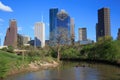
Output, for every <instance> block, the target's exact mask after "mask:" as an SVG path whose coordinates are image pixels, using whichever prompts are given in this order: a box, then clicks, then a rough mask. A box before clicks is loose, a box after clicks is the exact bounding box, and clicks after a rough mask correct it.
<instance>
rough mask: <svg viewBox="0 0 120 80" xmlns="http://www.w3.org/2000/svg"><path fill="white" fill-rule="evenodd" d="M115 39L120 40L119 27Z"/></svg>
mask: <svg viewBox="0 0 120 80" xmlns="http://www.w3.org/2000/svg"><path fill="white" fill-rule="evenodd" d="M117 40H120V28H119V29H118V34H117Z"/></svg>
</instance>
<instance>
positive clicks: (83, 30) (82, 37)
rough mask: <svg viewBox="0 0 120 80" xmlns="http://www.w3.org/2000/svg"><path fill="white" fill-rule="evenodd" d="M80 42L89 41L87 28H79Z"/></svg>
mask: <svg viewBox="0 0 120 80" xmlns="http://www.w3.org/2000/svg"><path fill="white" fill-rule="evenodd" d="M78 34H79V41H87V31H86V28H79V31H78Z"/></svg>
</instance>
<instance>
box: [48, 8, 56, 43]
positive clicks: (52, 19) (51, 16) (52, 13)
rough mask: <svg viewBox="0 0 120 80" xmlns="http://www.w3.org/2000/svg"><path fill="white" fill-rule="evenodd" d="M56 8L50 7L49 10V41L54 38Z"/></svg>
mask: <svg viewBox="0 0 120 80" xmlns="http://www.w3.org/2000/svg"><path fill="white" fill-rule="evenodd" d="M57 13H58V8H51V9H50V11H49V19H50V20H49V21H50V41H53V40H55V34H56V27H57V26H56V24H57Z"/></svg>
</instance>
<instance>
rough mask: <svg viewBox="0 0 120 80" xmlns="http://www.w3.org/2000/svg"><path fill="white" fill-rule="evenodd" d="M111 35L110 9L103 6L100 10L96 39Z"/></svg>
mask: <svg viewBox="0 0 120 80" xmlns="http://www.w3.org/2000/svg"><path fill="white" fill-rule="evenodd" d="M104 36H111V30H110V10H109V8H102V9H99V10H98V23H97V24H96V40H97V41H98V39H99V38H100V37H104Z"/></svg>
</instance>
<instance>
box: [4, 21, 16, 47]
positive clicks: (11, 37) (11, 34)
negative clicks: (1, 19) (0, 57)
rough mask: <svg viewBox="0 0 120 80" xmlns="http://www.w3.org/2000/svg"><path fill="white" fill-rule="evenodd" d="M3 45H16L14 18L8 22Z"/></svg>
mask: <svg viewBox="0 0 120 80" xmlns="http://www.w3.org/2000/svg"><path fill="white" fill-rule="evenodd" d="M4 45H5V46H13V47H17V22H16V20H15V19H11V20H10V23H9V28H8V29H7V33H6V36H5V40H4Z"/></svg>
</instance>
